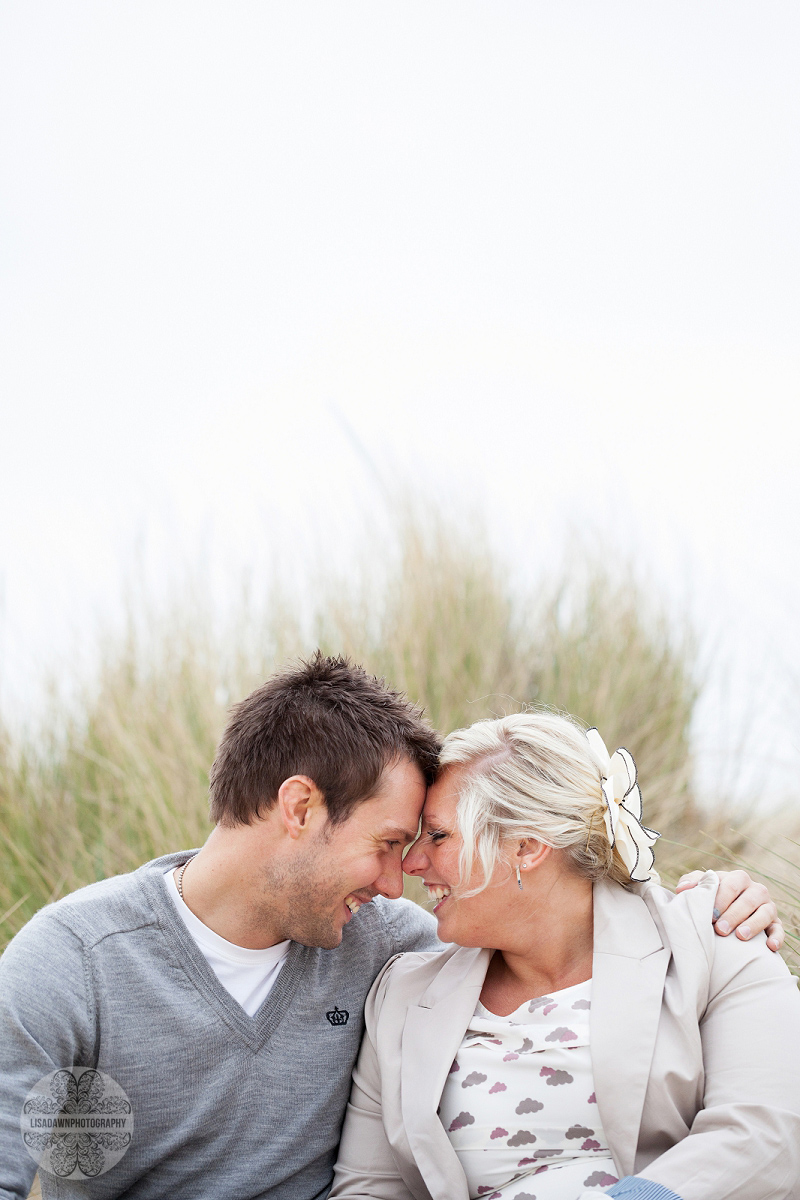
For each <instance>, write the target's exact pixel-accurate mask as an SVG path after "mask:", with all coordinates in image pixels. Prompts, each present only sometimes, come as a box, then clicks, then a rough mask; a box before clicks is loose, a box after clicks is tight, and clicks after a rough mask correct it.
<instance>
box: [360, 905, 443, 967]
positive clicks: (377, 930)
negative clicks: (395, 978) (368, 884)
mask: <svg viewBox="0 0 800 1200" xmlns="http://www.w3.org/2000/svg"><path fill="white" fill-rule="evenodd" d="M342 941H343V944H346V945H348V947H349V946H350V945H352V947H353V949H356V950H357V951H358V952H360V953H363V952H364V950H365V949H366V947H367V946H369V947H370V948H372V949H373V950H374V951H376V952H377V953H378V954H379V955H381V954H382V956H383V959H382V961H385V960H386V959H387V958H388V957H390V956H391V955H393V954H404V953H406V952H408V951H415V950H428V951H439V950H441V949H442V943H441V942H440V941H439V939H438V937H437V936H436V918H435V917H432V916H431V914H430V913H427V912H425V910H424V909H423V908H420V906H419V905H418V904H415V903H414V902H413V901H412V900H405V899H400V900H388V899H387V898H386V897H384V896H376V897H375V899H374V900H373V901H372V902H371V903H370V904H365V905H364V906H363V907H362V908H360V909H359V911H358V913H357V914H356V917H355V918H354V919H353V920H352V921H350V922H349V924H348V925H346V926H345V929H344V933H343V937H342Z"/></svg>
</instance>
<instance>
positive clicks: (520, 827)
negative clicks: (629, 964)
mask: <svg viewBox="0 0 800 1200" xmlns="http://www.w3.org/2000/svg"><path fill="white" fill-rule="evenodd" d="M440 763H441V766H442V767H443V768H444V767H452V766H463V767H466V768H467V771H466V774H465V778H464V780H463V782H462V785H461V788H460V791H459V799H458V808H457V810H456V811H457V822H458V828H459V832H460V834H461V837H462V840H463V846H462V849H461V863H460V866H461V878H462V881H464V882H466V881H467V880H468V879H469V878H470V876H471V874H472V869H473V865H474V862H475V858H476V856H477V858H478V860H479V862H480V864H481V867H482V871H483V881H482V883H481V884H480V886H479V887H477V888H476V889H474V892H479V891H482V890H483V889H484V888H485V887H487V886H488V884H489V881H490V880H491V877H492V874H493V872H494V870H495V867H496V866H497V864H498V862H499V861H500V860H501V858H502V856H503V851H504V849H505V848H506V847H507V844H508V843H509V842H512V841H523V840H525V839H526V838H535V839H536V840H537V841H539V842H543V843H544V844H545V845H547V846H552V847H554V848H555V849H557V850H563V851H564V852H565V857H566V859H567V861H568V863H569V865H570V866H571V867H572V869H573V870H575V871H576V872H577V873H578V874H579V875H582V876H583V877H584V878H586V879H591V880H597V879H610V880H613V881H614V882H615V883H620V884H622V885H623V887H630V885H631V878H630V872H629V870H628V868H627V867H626V866H625V863H624V862H623V861H622V859H621V858H620V856H619V854H618V853H617V852H616V851H615V850H614V849H612V847H611V844H610V842H609V840H608V835H607V834H606V827H605V821H604V817H603V811H604V810H603V792H602V788H601V774H600V764H599V763H598V762H597V761H596V759H595V757H594V754H593V753H592V749H591V747H590V745H589V742H588V740H587V738H586V734H585V732H584V731H583V729H582V728H581V727H580V726H579V725H578V723H577V722H576V721H574V720H573V719H572V718H571V717H567V716H561V715H559V714H557V713H552V712H546V711H534V712H522V713H514V714H513V715H512V716H508V717H500V718H499V719H498V720H494V721H491V720H489V721H478V722H476V723H475V724H474V725H470V727H469V728H468V729H457V730H455V732H454V733H451V734H449V736H448V737H446V738H445V741H444V747H443V749H442V754H441V758H440ZM470 894H474V893H470Z"/></svg>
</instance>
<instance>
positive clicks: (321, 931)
mask: <svg viewBox="0 0 800 1200" xmlns="http://www.w3.org/2000/svg"><path fill="white" fill-rule="evenodd" d="M290 936H291V939H292V941H293V942H299V944H300V945H301V946H310V947H312V948H313V949H316V950H335V949H336V947H337V946H340V945H341V943H342V925H337V924H336V923H335V922H334V921H326V922H325V923H324V924H323V923H322V922H319V924H316V923H315V924H314V925H313V926H310V925H306V926H304V927H303V928H302V929H296V930H294V931H293V932H292V934H291V935H290Z"/></svg>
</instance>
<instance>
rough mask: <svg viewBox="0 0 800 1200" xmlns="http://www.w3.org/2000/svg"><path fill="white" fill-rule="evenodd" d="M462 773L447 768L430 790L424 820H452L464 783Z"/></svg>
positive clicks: (423, 815)
mask: <svg viewBox="0 0 800 1200" xmlns="http://www.w3.org/2000/svg"><path fill="white" fill-rule="evenodd" d="M461 777H462V771H460V770H458V769H456V768H453V767H446V768H445V770H444V771H443V772H442V774H441V775H440V776H439V778H438V779H437V780H436V782H435V783H432V784H431V786H430V787H429V788H428V791H427V794H426V796H425V806H424V808H423V810H422V819H423V821H425V820H431V819H432V818H434V817H436V819H440V818H441V819H445V818H447V819H450V818H452V817H453V816H454V815H455V810H456V805H457V803H458V795H459V790H460V786H461V782H462V778H461Z"/></svg>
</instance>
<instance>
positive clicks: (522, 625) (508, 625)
mask: <svg viewBox="0 0 800 1200" xmlns="http://www.w3.org/2000/svg"><path fill="white" fill-rule="evenodd" d="M310 593H311V594H313V596H314V602H313V604H307V605H306V609H305V610H304V611H303V612H302V613H300V612H299V611H298V609H297V606H296V605H295V604H294V603H293V602H292V601H291V600H290V598H289V597H290V592H289V590H288V588H287V587H286V586H282V584H281V580H280V579H277V580H275V582H274V586H272V587H271V588H270V589H269V591H268V592H267V593H266V594H265V595H264V596H261V597H258V598H254V597H253V595H252V593H251V594H249V595H246V596H244V597H243V600H242V603H241V605H240V606H239V608H238V610H237V612H236V613H235V614H234V615H233V616H231V617H229V619H228V620H227V621H225V622H221V621H220V620H219V618H218V617H215V616H214V614H213V613H212V612H211V611H209V610H205V609H203V607H202V606H201V605H199V604H198V603H197V602H196V601H195V600H194V599H190V598H188V597H187V598H185V600H184V602H180V601H179V600H176V602H175V603H174V604H173V605H172V606H171V607H170V608H168V609H165V608H164V607H161V608H159V609H158V610H157V609H155V608H152V607H148V605H147V604H146V603H140V604H138V605H137V606H135V608H133V609H132V610H131V612H130V614H129V617H128V620H127V623H126V626H125V628H124V629H123V630H122V631H121V632H118V633H117V634H116V635H114V636H109V637H107V638H105V639H104V640H103V642H102V645H101V646H100V647H99V653H98V655H97V664H98V665H97V667H96V670H95V672H94V673H93V674H92V676H91V677H90V678H87V679H84V680H81V681H79V686H78V688H77V693H78V699H77V700H76V699H75V698H74V692H75V689H72V691H73V698H72V699H71V700H69V701H59V700H58V699H54V700H53V701H52V710H51V713H50V717H49V720H47V721H45V722H43V724H42V725H41V726H40V732H38V733H36V734H31V735H28V736H12V735H10V734H9V733H8V731H6V730H3V729H2V728H0V948H1V947H2V946H3V945H4V944H5V943H6V942H7V941H8V939H9V938H10V937H11V936H12V935H13V934H14V933H15V932H16V931H17V930H18V929H19V928H20V927H21V926H22V925H23V924H24V923H25V921H27V920H28V919H29V918H30V917H31V916H32V915H33V913H34V912H36V911H37V909H39V908H40V907H41V906H42V905H44V904H46V903H48V902H49V901H52V900H55V899H57V898H58V897H60V896H62V895H64V894H66V893H67V892H69V891H72V890H74V889H75V888H77V887H80V886H81V885H83V884H86V883H89V882H92V881H94V880H97V879H101V878H104V877H106V876H108V875H111V874H115V873H119V872H122V871H128V870H131V869H133V868H134V867H136V866H138V865H139V864H140V863H142V862H144V861H146V860H147V859H150V858H153V857H155V856H157V855H159V854H163V853H165V852H167V851H169V850H175V849H179V848H184V847H190V846H196V845H199V844H200V843H202V841H203V840H204V839H205V837H206V836H207V834H208V832H209V828H210V826H209V823H208V815H207V784H208V769H209V766H210V763H211V761H212V759H213V756H214V749H215V746H216V743H217V740H218V738H219V735H220V733H221V731H222V728H223V726H224V723H225V719H226V711H227V709H228V707H229V706H230V704H232V703H233V702H235V701H236V700H237V699H239V698H241V697H242V696H244V695H246V694H247V693H248V692H249V691H250V690H251V689H252V688H253V687H255V686H257V684H258V683H260V682H261V681H262V680H263V679H264V678H265V677H266V676H267V675H268V674H269V673H270V672H271V671H273V670H274V669H275V668H276V667H278V666H279V665H281V664H283V663H285V662H286V661H288V660H290V659H292V658H293V657H296V656H298V655H302V654H305V653H308V652H310V651H311V650H313V649H314V647H315V646H317V645H319V646H321V647H322V648H323V649H324V650H325V651H328V652H336V653H340V652H341V653H346V654H349V655H351V656H352V657H353V658H354V659H356V660H357V661H359V662H361V663H363V664H364V665H365V666H366V667H367V668H368V669H369V670H371V671H374V672H375V673H377V674H379V675H383V676H384V677H385V678H386V679H388V680H389V681H391V682H392V683H393V684H394V685H395V686H398V687H400V688H401V689H402V690H404V691H405V692H406V693H407V694H408V695H409V696H410V697H411V698H412V699H414V700H416V701H418V702H420V703H421V704H422V705H424V707H425V709H426V711H427V713H428V715H429V717H430V719H431V720H432V721H433V723H434V724H435V725H436V726H437V728H438V729H440V730H441V731H442V732H448V731H449V730H451V729H453V728H456V727H459V726H461V725H465V724H469V723H471V722H472V721H475V720H477V719H479V718H481V717H486V716H494V715H499V714H502V713H505V712H510V711H515V710H517V709H519V708H520V707H522V706H524V705H528V704H545V705H548V706H551V707H554V708H556V709H560V710H566V711H568V712H571V713H573V714H574V715H575V716H577V717H579V718H580V719H581V720H583V721H584V722H586V724H587V725H597V727H598V728H599V729H600V731H601V733H602V735H603V737H604V739H605V740H606V743H607V744H608V745H609V746H610V747H612V748H613V747H614V746H617V745H625V746H627V747H628V748H629V749H630V750H631V752H632V753H633V754H634V757H635V758H636V761H637V764H638V767H639V773H640V779H641V781H642V784H643V791H644V797H645V806H646V809H645V812H646V820H647V822H648V824H650V825H652V826H654V827H655V828H657V829H660V830H661V831H662V833H663V835H664V836H663V838H662V841H661V843H660V844H659V850H658V866H659V869H660V870H661V872H662V875H663V876H664V878H665V879H666V880H674V879H675V878H676V877H677V875H678V874H679V873H680V872H681V870H683V869H684V868H686V867H693V866H695V865H697V863H698V862H699V861H700V860H701V859H704V860H705V861H709V855H710V854H711V853H715V854H719V855H720V856H721V857H722V858H725V859H731V858H733V859H737V858H738V859H740V858H741V857H742V855H744V856H745V858H747V856H748V855H750V856H751V857H750V858H749V859H748V861H750V862H752V861H753V857H752V856H753V855H755V857H756V858H757V865H760V866H761V867H762V868H763V869H764V871H765V872H767V873H769V868H770V863H771V862H772V861H773V860H770V859H769V855H768V854H767V852H766V851H764V852H762V851H760V850H759V851H758V853H757V854H756V852H755V851H754V850H753V848H752V847H751V846H750V845H749V844H748V841H747V838H746V836H745V835H744V834H736V835H734V834H732V833H731V832H730V828H729V826H730V817H731V814H730V813H726V814H724V818H723V816H721V815H720V814H716V815H715V814H712V813H709V812H708V811H706V810H705V809H704V808H703V806H702V804H701V803H700V802H699V801H698V798H697V797H696V796H695V794H694V792H693V785H692V780H693V772H692V755H691V726H692V717H693V713H694V708H695V704H696V701H697V698H698V694H699V688H700V683H701V681H700V680H699V679H698V677H697V672H696V656H695V648H694V642H693V639H692V636H691V633H690V631H689V629H688V627H687V626H686V624H685V622H680V621H677V620H676V619H675V617H674V616H673V615H671V614H670V613H668V612H667V611H665V609H664V608H663V607H660V606H659V605H658V603H657V602H655V601H654V600H653V597H652V592H651V590H650V589H648V590H647V591H646V590H645V589H644V588H643V587H642V586H641V584H640V583H639V582H637V580H636V578H635V577H634V576H633V574H632V573H631V572H627V573H623V575H622V576H620V575H619V574H617V575H615V576H614V577H611V576H610V575H609V574H608V573H607V572H606V571H605V570H604V568H603V566H602V560H599V559H598V560H597V561H592V560H591V558H588V557H586V556H584V557H583V558H582V559H578V560H575V561H573V562H572V563H571V564H570V565H569V566H566V567H564V568H563V569H562V570H560V571H556V572H555V573H554V574H553V575H552V576H551V577H549V578H543V579H540V580H538V581H537V582H536V583H535V584H528V585H527V586H523V585H521V584H520V583H519V581H518V580H514V581H512V577H511V572H510V571H509V569H508V567H507V566H506V565H505V564H504V563H503V561H502V560H501V559H500V558H499V557H498V556H497V554H496V553H495V552H494V551H493V550H492V549H491V547H490V546H489V544H488V542H487V540H486V538H485V537H484V536H482V535H481V533H480V531H479V530H478V531H475V530H466V531H459V529H457V528H456V527H453V526H451V525H449V524H448V523H447V522H445V521H443V520H441V519H436V518H430V517H428V518H426V519H421V518H420V517H419V516H416V517H415V516H413V515H408V514H406V515H405V516H403V517H402V518H401V519H400V521H399V525H398V529H397V534H396V538H395V540H394V542H393V544H392V546H391V547H390V548H388V549H387V548H384V552H383V556H382V563H381V570H380V571H379V572H376V571H375V570H373V569H371V568H370V564H369V560H368V559H365V563H364V569H363V571H362V572H361V573H360V574H359V575H357V576H355V575H353V574H351V575H349V576H348V577H345V578H343V577H341V576H340V575H339V574H337V573H336V572H335V571H332V570H327V571H325V570H323V571H321V572H320V573H318V576H317V577H316V578H315V580H314V581H313V587H312V588H311V589H310ZM42 730H43V731H42ZM738 819H739V823H742V821H743V820H744V818H743V817H742V815H741V814H739V818H738ZM786 831H787V832H788V833H789V834H790V835H791V834H792V829H791V823H790V822H788V819H787V823H786ZM768 850H771V851H772V852H773V853H774V851H775V850H778V852H780V850H779V848H778V846H777V845H772V846H769V847H768ZM785 857H787V858H788V860H789V861H788V865H787V864H786V863H784V864H782V867H783V869H784V871H785V872H786V874H787V876H788V880H785V881H784V882H785V883H787V886H786V887H784V888H783V890H782V891H781V897H782V899H783V902H784V909H785V914H786V917H787V920H789V921H794V922H795V923H796V919H797V918H796V914H797V912H798V905H800V901H799V900H798V894H797V893H798V891H800V884H799V883H798V880H800V871H798V869H797V867H796V865H793V862H792V854H791V853H790V854H789V855H788V856H785ZM714 861H717V860H714ZM775 861H777V860H775ZM792 888H794V891H792ZM409 894H411V895H412V896H413V897H414V898H415V899H421V897H419V895H418V894H417V893H416V892H415V891H414V888H413V884H412V885H411V887H410V891H409Z"/></svg>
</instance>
